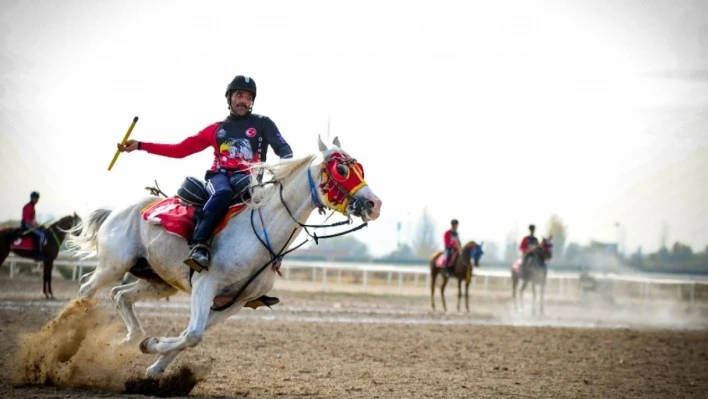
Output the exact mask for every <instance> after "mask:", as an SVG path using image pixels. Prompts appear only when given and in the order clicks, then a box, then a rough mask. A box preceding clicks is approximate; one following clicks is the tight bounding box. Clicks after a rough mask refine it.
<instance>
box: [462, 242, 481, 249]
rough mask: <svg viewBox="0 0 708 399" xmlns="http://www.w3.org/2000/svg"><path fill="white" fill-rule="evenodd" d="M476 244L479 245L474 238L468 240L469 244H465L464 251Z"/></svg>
mask: <svg viewBox="0 0 708 399" xmlns="http://www.w3.org/2000/svg"><path fill="white" fill-rule="evenodd" d="M476 246H477V243H476V242H474V240H472V241H470V242H468V243H467V244H465V246H464V247H462V250H463V251H464V250H465V249H472V248H474V247H476Z"/></svg>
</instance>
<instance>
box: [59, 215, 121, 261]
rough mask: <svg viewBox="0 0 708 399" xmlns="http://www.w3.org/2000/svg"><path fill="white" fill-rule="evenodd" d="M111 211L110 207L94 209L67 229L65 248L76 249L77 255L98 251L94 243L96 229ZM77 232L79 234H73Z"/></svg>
mask: <svg viewBox="0 0 708 399" xmlns="http://www.w3.org/2000/svg"><path fill="white" fill-rule="evenodd" d="M111 212H112V211H111V210H110V209H96V210H95V211H93V212H91V214H90V215H89V217H88V219H86V220H85V221H82V222H81V223H79V224H77V225H76V226H74V227H72V228H71V229H69V230H67V233H70V234H69V238H68V239H67V241H66V246H67V248H68V249H69V250H70V251H76V252H77V255H85V256H84V257H90V256H93V255H96V253H97V252H98V248H97V245H96V244H98V229H99V228H100V227H101V225H102V224H103V222H105V221H106V219H107V218H108V215H110V214H111ZM77 232H80V234H78V235H74V233H77Z"/></svg>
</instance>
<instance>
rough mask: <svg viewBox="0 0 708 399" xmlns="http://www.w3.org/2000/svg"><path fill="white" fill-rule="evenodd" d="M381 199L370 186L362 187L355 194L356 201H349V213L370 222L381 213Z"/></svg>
mask: <svg viewBox="0 0 708 399" xmlns="http://www.w3.org/2000/svg"><path fill="white" fill-rule="evenodd" d="M381 204H382V202H381V200H380V199H379V197H377V196H376V195H375V194H374V193H373V191H371V189H370V188H369V186H365V187H362V188H361V189H360V190H359V191H357V193H356V194H355V195H354V201H352V202H351V203H349V213H351V214H352V215H354V216H356V217H360V218H361V219H362V220H363V221H365V222H368V221H372V220H376V219H378V217H379V216H380V215H381Z"/></svg>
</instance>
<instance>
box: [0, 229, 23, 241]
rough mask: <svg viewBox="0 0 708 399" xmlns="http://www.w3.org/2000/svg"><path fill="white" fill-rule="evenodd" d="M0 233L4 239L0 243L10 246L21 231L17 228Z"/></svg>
mask: <svg viewBox="0 0 708 399" xmlns="http://www.w3.org/2000/svg"><path fill="white" fill-rule="evenodd" d="M0 232H4V233H5V234H4V237H3V238H2V239H0V241H3V243H4V244H5V245H10V244H11V243H12V242H13V241H15V240H16V239H18V238H19V237H20V236H21V235H22V229H21V228H19V227H8V228H5V229H2V230H0Z"/></svg>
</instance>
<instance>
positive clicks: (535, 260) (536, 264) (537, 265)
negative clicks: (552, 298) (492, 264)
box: [511, 236, 553, 315]
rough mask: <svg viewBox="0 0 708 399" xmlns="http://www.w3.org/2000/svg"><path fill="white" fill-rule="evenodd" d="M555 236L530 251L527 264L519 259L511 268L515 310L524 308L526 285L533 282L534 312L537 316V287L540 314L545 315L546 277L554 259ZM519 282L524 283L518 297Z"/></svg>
mask: <svg viewBox="0 0 708 399" xmlns="http://www.w3.org/2000/svg"><path fill="white" fill-rule="evenodd" d="M552 238H553V236H549V237H548V238H543V239H541V242H540V243H539V245H536V246H535V247H533V248H531V249H530V250H529V253H530V255H529V257H528V258H527V261H526V263H525V264H522V260H523V258H521V259H518V260H517V261H516V262H515V263H514V264H513V265H512V266H511V291H512V299H513V301H514V309H515V310H517V311H518V309H519V308H520V307H522V306H521V305H522V302H523V295H524V289H525V288H526V285H527V284H528V283H529V282H531V293H532V294H533V296H532V300H531V301H532V303H531V305H532V311H533V314H536V287H539V289H540V293H539V294H540V299H539V307H540V313H541V314H542V315H543V294H544V292H545V290H546V277H547V274H548V267H547V264H546V262H547V261H548V260H550V259H551V257H552V255H553V254H552V252H553V251H552V248H553V243H552V242H551V239H552ZM519 280H521V281H523V284H521V288H520V289H519V295H518V297H517V295H516V287H517V286H518V285H519Z"/></svg>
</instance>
